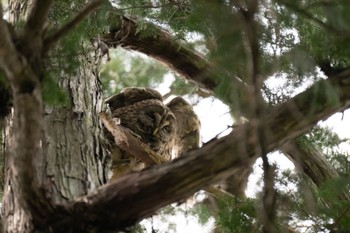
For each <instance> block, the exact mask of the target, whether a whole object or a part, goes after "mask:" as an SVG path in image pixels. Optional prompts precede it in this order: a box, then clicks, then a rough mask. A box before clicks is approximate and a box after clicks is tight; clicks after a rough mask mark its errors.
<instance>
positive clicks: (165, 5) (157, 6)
mask: <svg viewBox="0 0 350 233" xmlns="http://www.w3.org/2000/svg"><path fill="white" fill-rule="evenodd" d="M172 5H173V4H169V3H168V4H163V5H152V4H148V5H137V6H131V7H125V8H117V9H118V10H120V11H125V10H133V9H157V8H162V7H167V6H172Z"/></svg>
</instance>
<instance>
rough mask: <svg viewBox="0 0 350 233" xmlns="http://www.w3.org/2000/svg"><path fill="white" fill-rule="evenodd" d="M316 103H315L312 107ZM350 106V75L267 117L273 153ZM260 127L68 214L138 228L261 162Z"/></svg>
mask: <svg viewBox="0 0 350 233" xmlns="http://www.w3.org/2000/svg"><path fill="white" fill-rule="evenodd" d="M325 86H327V87H328V88H333V89H334V90H336V93H338V95H337V96H329V95H327V94H326V93H325V92H324V88H325ZM335 97H337V98H336V100H337V101H334V100H335V99H334V98H335ZM310 100H312V101H313V102H314V103H315V105H314V107H313V108H311V109H310V107H309V103H310ZM349 107H350V72H346V73H342V74H341V75H338V76H335V77H333V78H332V79H329V80H322V81H320V82H318V83H316V84H315V85H313V86H312V87H311V88H309V89H308V90H307V91H305V92H303V93H301V94H299V95H298V96H296V97H294V98H292V99H291V100H289V101H287V102H286V103H283V104H281V105H279V106H277V107H275V108H274V109H273V111H271V112H270V113H269V114H267V115H266V117H265V118H264V119H262V122H264V123H265V124H266V128H268V129H269V132H268V133H269V135H268V137H267V138H266V143H267V144H266V148H267V150H268V151H272V150H275V149H277V148H279V147H280V146H282V145H283V144H284V143H285V142H287V141H288V140H291V139H293V138H295V137H296V136H298V135H300V134H301V133H303V132H304V131H305V130H307V129H309V128H310V127H312V126H313V125H314V124H316V123H317V122H318V121H319V120H321V119H325V118H327V117H329V116H330V115H332V114H334V113H335V112H337V111H343V110H344V109H346V108H349ZM256 127H257V126H256V124H255V123H254V122H250V123H247V124H245V125H241V126H239V127H237V128H236V129H235V130H234V131H233V132H232V133H231V134H229V135H228V136H226V137H223V138H221V139H219V140H216V141H213V142H212V143H209V144H206V145H204V146H203V147H202V148H200V149H198V150H195V151H191V152H189V153H188V154H187V155H186V156H183V157H181V158H180V159H177V160H175V161H174V162H173V163H168V164H164V165H161V166H157V167H154V168H152V169H149V170H145V171H142V172H139V173H132V174H129V175H126V176H123V177H121V178H120V179H118V180H116V181H115V182H112V183H110V184H108V185H106V186H104V187H102V188H101V189H100V190H99V192H97V193H96V194H94V195H90V196H87V197H85V198H84V199H82V200H80V201H77V202H73V203H71V205H69V206H67V208H68V211H69V212H71V213H72V212H75V213H76V214H79V216H80V218H81V219H83V221H85V222H86V223H90V224H91V226H95V227H101V228H104V229H106V228H107V229H113V228H120V227H124V226H126V225H130V224H134V223H135V222H136V221H138V220H140V219H142V218H145V217H147V216H150V215H151V214H153V213H154V212H155V211H156V210H158V209H159V208H161V207H163V206H165V205H167V204H170V203H173V202H175V201H178V200H180V199H182V198H186V197H188V196H189V195H191V194H192V193H194V192H195V191H197V190H199V189H201V188H202V187H206V186H208V185H210V184H212V183H215V182H218V181H219V180H222V179H224V178H227V177H228V176H229V175H231V174H233V173H234V172H235V171H237V169H238V168H241V167H243V166H246V165H247V164H248V163H249V162H250V161H251V160H252V159H256V158H257V157H258V156H259V153H258V152H257V151H258V150H256V147H257V136H256V133H255V132H256ZM219 155H220V158H218V156H219ZM233 155H236V156H233ZM77 212H78V213H77ZM55 222H56V223H58V222H57V221H55Z"/></svg>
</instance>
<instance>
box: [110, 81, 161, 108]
mask: <svg viewBox="0 0 350 233" xmlns="http://www.w3.org/2000/svg"><path fill="white" fill-rule="evenodd" d="M147 99H153V100H160V101H161V102H162V101H163V97H162V95H161V94H160V93H159V92H158V91H156V90H153V89H151V88H140V87H126V88H124V89H123V90H121V92H120V93H118V94H116V95H113V96H111V97H109V98H108V99H106V101H105V102H106V103H107V104H108V106H109V108H110V109H111V111H112V112H113V111H114V110H115V109H117V108H120V107H125V106H129V105H132V104H134V103H137V102H140V101H142V100H147Z"/></svg>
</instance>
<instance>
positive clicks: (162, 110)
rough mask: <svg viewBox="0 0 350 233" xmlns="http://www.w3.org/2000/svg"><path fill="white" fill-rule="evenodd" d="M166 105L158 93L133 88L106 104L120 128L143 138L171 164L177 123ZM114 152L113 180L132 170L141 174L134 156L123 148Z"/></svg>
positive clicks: (114, 149)
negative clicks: (122, 127) (118, 122)
mask: <svg viewBox="0 0 350 233" xmlns="http://www.w3.org/2000/svg"><path fill="white" fill-rule="evenodd" d="M162 101H163V98H162V96H161V94H160V93H159V92H157V91H156V90H153V89H150V88H136V87H132V88H125V89H123V90H122V91H121V93H119V94H116V95H114V96H112V97H110V98H108V99H107V100H106V103H107V104H108V105H109V107H110V109H111V112H112V117H113V118H117V119H118V121H120V125H122V126H124V127H126V128H128V129H129V130H130V131H131V132H132V133H134V134H135V135H137V136H138V137H140V140H141V141H142V142H143V143H145V144H147V145H148V146H149V147H150V148H151V149H152V150H154V151H155V152H157V153H158V154H159V155H161V156H163V157H164V158H165V159H168V160H170V159H171V153H172V148H173V142H174V136H175V128H176V119H175V116H174V114H173V113H172V112H171V111H170V110H169V108H168V107H167V106H165V105H164V104H163V102H162ZM111 151H113V153H111V154H112V155H111V156H112V161H113V173H114V175H113V177H115V176H116V175H117V176H118V175H119V174H121V173H125V171H128V170H139V168H140V166H139V163H138V162H137V161H136V162H135V159H134V158H133V157H132V156H130V155H128V154H126V153H125V152H123V151H121V150H120V149H119V148H112V149H111ZM116 152H117V153H116ZM141 167H142V166H141Z"/></svg>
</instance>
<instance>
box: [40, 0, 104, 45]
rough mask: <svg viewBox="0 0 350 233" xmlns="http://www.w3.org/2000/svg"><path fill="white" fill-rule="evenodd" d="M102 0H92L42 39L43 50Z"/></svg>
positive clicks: (66, 32) (68, 30)
mask: <svg viewBox="0 0 350 233" xmlns="http://www.w3.org/2000/svg"><path fill="white" fill-rule="evenodd" d="M101 3H102V0H94V1H92V2H91V3H89V4H88V5H87V6H85V7H84V8H83V9H82V10H81V11H80V12H79V13H78V14H76V15H75V16H74V18H73V19H72V20H71V21H69V22H68V23H66V24H65V25H63V26H62V27H61V28H60V29H58V30H57V31H56V32H55V33H54V34H52V35H50V36H48V37H46V38H45V40H44V51H47V50H48V49H49V48H50V47H51V46H52V45H54V44H55V43H57V42H58V41H59V40H60V39H62V38H63V37H64V36H66V35H67V34H68V33H69V32H71V31H72V30H73V29H74V28H75V27H76V26H77V25H78V24H79V23H80V22H81V21H83V19H85V17H86V16H87V15H89V14H90V13H91V12H92V11H94V10H95V9H96V8H97V7H98V6H100V5H101Z"/></svg>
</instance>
